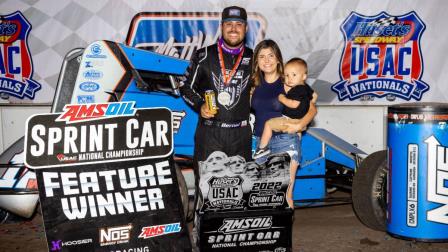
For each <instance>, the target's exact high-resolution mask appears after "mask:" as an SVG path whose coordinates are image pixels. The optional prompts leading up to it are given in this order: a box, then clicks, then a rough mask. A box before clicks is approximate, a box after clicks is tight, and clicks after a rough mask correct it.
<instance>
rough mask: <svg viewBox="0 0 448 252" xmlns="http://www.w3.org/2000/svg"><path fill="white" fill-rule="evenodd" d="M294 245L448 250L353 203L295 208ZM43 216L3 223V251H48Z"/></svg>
mask: <svg viewBox="0 0 448 252" xmlns="http://www.w3.org/2000/svg"><path fill="white" fill-rule="evenodd" d="M294 214H295V221H294V230H293V244H294V246H293V248H294V251H297V252H308V251H322V252H326V251H328V252H329V251H332V252H333V251H344V252H345V251H381V252H386V251H400V252H401V251H403V252H404V251H448V243H421V242H412V241H406V240H401V239H396V238H393V237H391V236H390V235H388V234H386V233H384V232H378V231H374V230H371V229H368V228H367V227H365V226H364V225H363V224H361V223H360V222H359V220H358V219H357V218H356V216H355V214H354V213H353V210H352V206H351V205H350V204H345V205H336V206H326V207H314V208H301V209H296V210H295V213H294ZM46 249H47V248H46V245H45V234H44V231H43V226H42V216H41V215H39V214H36V216H35V217H34V218H33V219H32V220H30V221H25V222H19V223H7V224H1V225H0V251H45V250H46Z"/></svg>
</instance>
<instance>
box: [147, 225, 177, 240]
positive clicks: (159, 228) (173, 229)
mask: <svg viewBox="0 0 448 252" xmlns="http://www.w3.org/2000/svg"><path fill="white" fill-rule="evenodd" d="M181 230H182V228H181V226H180V223H179V222H177V223H170V224H163V225H155V226H149V227H143V228H142V232H141V233H140V235H139V236H138V238H142V239H149V238H153V237H157V236H161V235H167V234H173V233H178V232H180V231H181Z"/></svg>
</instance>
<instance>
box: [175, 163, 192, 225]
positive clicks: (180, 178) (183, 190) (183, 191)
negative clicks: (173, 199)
mask: <svg viewBox="0 0 448 252" xmlns="http://www.w3.org/2000/svg"><path fill="white" fill-rule="evenodd" d="M174 167H175V169H176V177H177V183H178V185H179V192H180V198H181V200H182V208H183V209H182V210H183V213H184V216H183V218H184V220H186V218H187V216H188V204H189V202H188V200H189V198H188V188H187V183H186V182H185V178H184V175H182V171H181V170H180V167H179V166H178V165H177V164H175V165H174Z"/></svg>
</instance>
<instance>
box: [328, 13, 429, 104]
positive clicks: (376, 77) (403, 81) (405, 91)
mask: <svg viewBox="0 0 448 252" xmlns="http://www.w3.org/2000/svg"><path fill="white" fill-rule="evenodd" d="M424 30H425V24H424V23H423V22H422V20H421V19H420V18H419V17H418V15H417V14H416V13H415V12H413V11H412V12H409V13H407V14H405V15H402V16H391V15H389V14H387V13H386V12H381V13H380V14H378V15H376V16H363V15H361V14H358V13H356V12H352V13H351V14H350V16H349V17H347V19H346V20H345V21H344V22H343V24H342V25H341V31H342V33H343V35H344V40H345V46H344V50H343V52H342V57H341V61H340V69H339V75H340V78H341V80H340V81H339V82H337V83H336V84H334V85H333V86H332V87H331V89H332V90H333V91H334V92H336V93H337V94H338V98H339V100H340V101H342V100H346V99H349V100H356V99H365V100H372V99H373V97H379V98H381V97H386V98H387V99H388V100H390V101H393V100H395V98H396V97H398V98H401V99H403V100H406V101H409V100H411V99H413V100H416V101H419V100H421V98H422V95H423V93H425V92H426V91H428V90H429V86H428V84H426V83H425V82H423V81H422V80H421V77H422V75H423V56H422V53H421V47H420V39H421V36H422V34H423V31H424Z"/></svg>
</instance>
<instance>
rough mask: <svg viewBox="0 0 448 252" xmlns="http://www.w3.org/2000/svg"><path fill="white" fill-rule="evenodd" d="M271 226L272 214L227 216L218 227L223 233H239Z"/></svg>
mask: <svg viewBox="0 0 448 252" xmlns="http://www.w3.org/2000/svg"><path fill="white" fill-rule="evenodd" d="M271 227H272V216H261V217H246V218H229V219H224V221H223V224H222V226H221V227H220V228H219V229H218V231H219V232H221V233H223V234H233V233H241V232H244V231H247V230H251V231H255V230H262V229H269V228H271Z"/></svg>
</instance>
